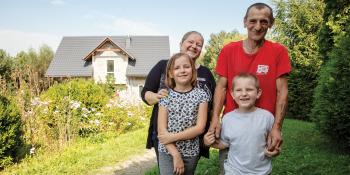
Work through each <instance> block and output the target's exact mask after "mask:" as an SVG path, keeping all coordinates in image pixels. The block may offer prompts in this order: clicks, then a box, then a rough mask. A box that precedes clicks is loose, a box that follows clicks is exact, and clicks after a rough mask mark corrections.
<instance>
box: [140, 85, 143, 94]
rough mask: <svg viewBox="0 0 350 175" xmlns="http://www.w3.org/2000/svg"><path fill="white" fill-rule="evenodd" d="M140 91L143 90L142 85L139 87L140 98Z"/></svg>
mask: <svg viewBox="0 0 350 175" xmlns="http://www.w3.org/2000/svg"><path fill="white" fill-rule="evenodd" d="M142 89H143V85H139V95H140V96H141V92H142Z"/></svg>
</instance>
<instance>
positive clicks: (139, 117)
mask: <svg viewBox="0 0 350 175" xmlns="http://www.w3.org/2000/svg"><path fill="white" fill-rule="evenodd" d="M117 94H118V96H116V97H115V98H113V99H111V100H110V101H109V103H108V104H107V105H106V106H105V107H104V108H103V109H102V116H103V117H102V118H101V119H102V122H103V123H104V124H105V129H107V130H113V131H116V132H118V133H125V132H127V131H131V130H135V129H139V128H142V127H145V126H146V125H147V124H148V121H149V117H150V116H151V107H149V106H146V105H145V104H144V103H142V102H141V101H138V100H136V99H132V98H130V97H129V96H128V95H127V94H126V92H125V91H117Z"/></svg>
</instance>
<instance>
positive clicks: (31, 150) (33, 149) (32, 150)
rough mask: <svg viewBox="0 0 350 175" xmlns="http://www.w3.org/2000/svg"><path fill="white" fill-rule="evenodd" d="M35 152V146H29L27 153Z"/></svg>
mask: <svg viewBox="0 0 350 175" xmlns="http://www.w3.org/2000/svg"><path fill="white" fill-rule="evenodd" d="M34 153H35V147H34V146H33V147H32V148H30V150H29V154H31V155H32V154H34Z"/></svg>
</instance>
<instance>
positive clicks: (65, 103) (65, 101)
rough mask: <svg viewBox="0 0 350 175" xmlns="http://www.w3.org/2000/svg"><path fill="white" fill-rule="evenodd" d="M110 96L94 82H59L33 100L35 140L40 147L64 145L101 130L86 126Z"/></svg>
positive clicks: (33, 132)
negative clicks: (78, 137) (79, 136)
mask: <svg viewBox="0 0 350 175" xmlns="http://www.w3.org/2000/svg"><path fill="white" fill-rule="evenodd" d="M107 101H108V95H107V94H106V92H105V91H104V90H103V88H102V87H101V86H99V85H97V84H95V83H94V82H93V81H89V80H80V79H76V80H72V81H69V82H65V83H61V84H56V85H54V86H52V87H51V88H50V89H48V90H47V91H46V92H44V93H43V94H42V95H41V96H40V99H39V98H36V99H33V100H32V105H33V111H32V113H31V116H32V117H31V118H30V120H29V121H28V123H29V127H30V128H33V129H32V131H31V138H32V140H31V141H32V142H33V143H35V144H37V145H41V146H52V145H56V146H57V142H58V145H63V144H65V143H66V142H67V141H70V140H72V139H74V138H76V137H77V136H78V135H79V134H80V135H81V136H84V134H87V133H91V132H98V127H90V130H86V128H87V127H86V126H87V125H92V124H91V123H89V122H90V121H91V120H92V119H94V118H98V117H99V116H96V115H95V114H96V113H97V112H98V111H100V110H101V108H102V107H103V106H105V105H106V103H107Z"/></svg>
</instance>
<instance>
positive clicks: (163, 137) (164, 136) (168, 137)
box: [158, 132, 175, 145]
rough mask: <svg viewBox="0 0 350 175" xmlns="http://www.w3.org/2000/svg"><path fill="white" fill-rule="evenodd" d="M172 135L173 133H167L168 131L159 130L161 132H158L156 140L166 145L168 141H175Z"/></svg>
mask: <svg viewBox="0 0 350 175" xmlns="http://www.w3.org/2000/svg"><path fill="white" fill-rule="evenodd" d="M173 136H174V134H172V133H169V132H161V133H158V140H159V143H161V144H162V145H166V144H169V143H173V142H175V140H174V137H173Z"/></svg>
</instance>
